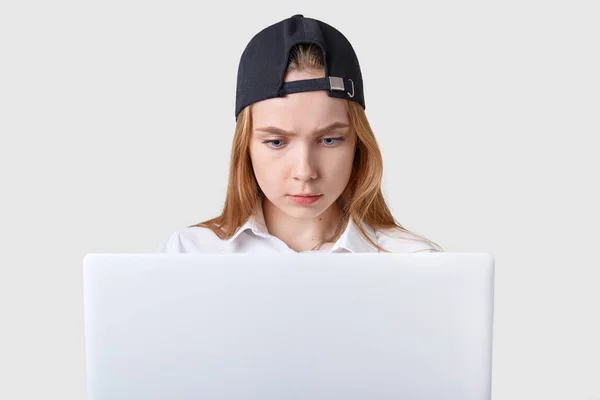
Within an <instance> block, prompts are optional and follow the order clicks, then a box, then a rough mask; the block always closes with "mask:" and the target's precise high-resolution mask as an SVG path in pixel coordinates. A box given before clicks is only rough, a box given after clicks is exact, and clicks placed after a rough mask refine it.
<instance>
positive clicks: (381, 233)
mask: <svg viewBox="0 0 600 400" xmlns="http://www.w3.org/2000/svg"><path fill="white" fill-rule="evenodd" d="M375 235H376V237H377V243H378V244H379V246H381V247H383V248H384V249H386V250H387V251H390V252H392V253H421V252H423V253H425V252H441V251H444V250H443V249H442V248H441V247H440V246H439V245H437V244H435V243H434V242H432V241H428V240H427V239H426V238H423V237H421V236H419V235H416V234H414V233H410V232H408V231H403V230H401V229H397V228H395V229H382V230H377V231H376V232H375Z"/></svg>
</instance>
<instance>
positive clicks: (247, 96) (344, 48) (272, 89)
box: [235, 14, 366, 120]
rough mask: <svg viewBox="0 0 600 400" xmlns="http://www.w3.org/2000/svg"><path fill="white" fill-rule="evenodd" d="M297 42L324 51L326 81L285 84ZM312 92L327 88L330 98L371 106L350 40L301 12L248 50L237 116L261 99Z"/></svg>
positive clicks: (264, 34) (259, 37) (240, 72)
mask: <svg viewBox="0 0 600 400" xmlns="http://www.w3.org/2000/svg"><path fill="white" fill-rule="evenodd" d="M298 43H313V44H316V45H318V46H319V47H320V48H321V51H322V53H323V60H324V64H325V77H324V78H318V79H308V80H300V81H291V82H283V78H284V75H285V71H286V69H287V66H288V61H289V54H290V51H291V49H292V47H294V45H296V44H298ZM312 90H327V91H328V95H329V96H330V97H337V98H340V99H349V100H353V101H356V102H357V103H359V104H360V105H361V106H362V107H363V109H365V108H366V107H365V99H364V94H363V82H362V74H361V72H360V66H359V64H358V58H357V57H356V53H355V52H354V49H353V48H352V45H351V44H350V42H349V41H348V39H346V37H345V36H344V35H343V34H342V33H341V32H340V31H338V30H337V29H335V28H334V27H332V26H330V25H328V24H326V23H324V22H322V21H318V20H316V19H313V18H306V17H304V16H303V15H301V14H297V15H294V16H292V17H290V18H287V19H285V20H283V21H280V22H278V23H276V24H273V25H271V26H268V27H266V28H265V29H263V30H262V31H260V32H259V33H257V34H256V35H255V36H254V37H253V38H252V39H251V40H250V42H249V43H248V45H247V46H246V48H245V49H244V52H243V53H242V56H241V59H240V65H239V67H238V74H237V88H236V97H235V118H236V120H237V117H238V114H239V113H240V111H241V110H242V109H243V108H244V107H246V106H248V105H250V104H252V103H255V102H257V101H261V100H265V99H270V98H273V97H280V96H284V95H286V94H289V93H298V92H307V91H312Z"/></svg>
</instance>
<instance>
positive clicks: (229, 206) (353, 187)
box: [192, 44, 441, 252]
mask: <svg viewBox="0 0 600 400" xmlns="http://www.w3.org/2000/svg"><path fill="white" fill-rule="evenodd" d="M323 69H324V66H323V59H322V53H321V49H320V48H319V47H318V46H316V45H313V44H299V45H296V46H295V47H294V48H293V49H292V51H291V52H290V60H289V62H288V68H287V70H288V71H292V70H298V71H310V70H323ZM347 103H348V104H347V105H348V107H347V109H348V116H349V122H350V126H351V128H352V129H353V130H354V132H355V133H356V135H357V141H356V142H357V145H356V152H355V156H354V163H353V166H352V172H351V175H350V179H349V181H348V184H347V185H346V188H345V189H344V191H343V192H342V194H341V195H340V197H339V198H338V200H337V204H338V205H339V206H340V210H341V212H342V218H341V221H340V224H339V225H338V227H337V229H336V232H335V234H334V235H333V236H332V238H329V239H327V240H325V241H324V242H323V243H325V242H327V241H331V239H333V238H335V237H337V236H339V234H340V233H341V231H342V230H343V229H344V227H345V226H346V225H347V223H348V221H349V218H352V220H353V221H355V222H356V227H357V229H358V230H359V231H360V233H361V235H362V236H363V237H364V238H365V239H366V240H367V242H369V243H370V244H372V245H373V246H375V247H376V248H377V249H379V250H380V251H383V252H389V251H388V250H386V249H384V248H382V247H380V246H379V245H378V244H377V243H375V242H373V240H372V239H371V238H370V237H369V235H368V234H367V232H366V230H365V228H364V227H363V224H366V225H368V226H370V227H371V228H373V229H376V230H383V229H393V230H398V231H402V232H405V233H408V234H410V235H414V236H417V237H420V238H421V239H423V240H424V241H426V242H428V243H429V244H431V245H433V246H434V247H436V248H439V249H441V247H440V246H439V245H437V244H436V243H435V242H432V241H431V240H429V239H427V238H425V237H423V236H421V235H417V234H416V233H413V232H410V231H408V230H407V229H405V228H404V227H403V226H402V225H400V223H398V222H397V221H396V220H395V219H394V217H393V216H392V214H391V212H390V210H389V208H388V206H387V204H386V202H385V200H384V198H383V194H382V192H381V181H382V176H383V160H382V157H381V152H380V150H379V146H378V144H377V141H376V139H375V135H374V134H373V131H372V130H371V126H370V125H369V121H368V119H367V116H366V114H365V112H364V110H363V108H362V106H361V105H360V104H358V103H356V102H355V101H352V100H347ZM251 135H252V112H251V105H250V106H248V107H245V108H244V109H243V110H242V111H241V112H240V114H239V115H238V118H237V122H236V127H235V133H234V137H233V144H232V148H231V159H230V164H229V182H228V185H227V194H226V197H225V204H224V206H223V211H222V213H221V215H219V216H217V217H215V218H212V219H210V220H208V221H204V222H200V223H198V224H195V225H192V227H193V226H197V227H204V228H208V229H210V230H212V231H213V232H214V233H215V234H216V235H217V236H218V237H219V238H220V239H228V238H231V237H232V236H233V235H234V234H235V232H236V231H237V230H238V229H239V228H240V227H241V226H242V225H244V223H245V222H246V221H247V220H248V218H250V217H251V216H252V215H253V214H254V213H255V212H256V209H257V206H259V205H260V204H261V202H262V200H263V198H264V194H263V193H262V191H261V190H260V187H259V185H258V182H257V181H256V178H255V176H254V170H253V168H252V163H251V160H250V150H249V144H250V137H251ZM323 243H321V244H320V245H318V246H317V248H318V247H320V246H321V245H322V244H323Z"/></svg>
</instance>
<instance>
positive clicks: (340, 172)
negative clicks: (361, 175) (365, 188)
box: [328, 151, 354, 185]
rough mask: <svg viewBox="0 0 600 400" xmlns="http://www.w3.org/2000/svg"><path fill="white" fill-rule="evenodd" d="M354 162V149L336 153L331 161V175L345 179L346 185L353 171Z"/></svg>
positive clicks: (341, 179)
mask: <svg viewBox="0 0 600 400" xmlns="http://www.w3.org/2000/svg"><path fill="white" fill-rule="evenodd" d="M353 162H354V151H344V152H340V153H339V154H336V156H335V157H333V158H332V159H331V160H330V162H329V165H330V168H329V174H328V175H329V177H331V178H334V179H339V180H340V181H344V182H343V184H344V185H345V184H346V183H347V179H348V178H349V177H350V173H351V172H352V163H353ZM340 184H342V182H340Z"/></svg>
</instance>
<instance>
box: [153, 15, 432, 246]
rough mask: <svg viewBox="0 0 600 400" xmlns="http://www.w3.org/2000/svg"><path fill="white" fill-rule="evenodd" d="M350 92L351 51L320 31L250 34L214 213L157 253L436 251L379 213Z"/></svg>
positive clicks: (355, 89)
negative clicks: (222, 194)
mask: <svg viewBox="0 0 600 400" xmlns="http://www.w3.org/2000/svg"><path fill="white" fill-rule="evenodd" d="M362 89H363V88H362V75H361V73H360V68H359V64H358V60H357V59H356V55H355V53H354V50H353V49H352V47H351V45H350V43H349V42H348V41H347V39H346V38H345V37H344V36H343V35H342V34H341V33H340V32H339V31H337V30H336V29H335V28H333V27H331V26H330V25H327V24H325V23H323V22H321V21H318V20H315V19H311V18H304V17H303V16H302V15H295V16H293V17H291V18H288V19H286V20H283V21H281V22H279V23H277V24H274V25H271V26H270V27H267V28H265V29H264V30H262V31H261V32H259V33H258V34H257V35H256V36H255V37H254V38H253V39H252V40H251V41H250V43H249V44H248V46H247V48H246V50H245V51H244V53H243V54H242V58H241V61H240V66H239V70H238V85H237V97H236V123H237V124H236V129H235V135H234V138H233V145H232V149H231V161H230V170H229V184H228V188H227V194H226V199H225V204H224V207H223V210H222V213H221V215H219V216H217V217H216V218H213V219H210V220H208V221H204V222H201V223H198V224H196V225H192V226H189V227H186V228H182V229H179V230H177V231H176V232H174V233H173V234H172V235H171V236H169V237H168V238H166V240H164V241H163V242H162V243H161V244H160V246H159V248H158V251H159V252H166V253H207V252H211V253H212V252H216V253H218V252H222V253H231V252H234V253H268V252H297V253H299V252H315V251H321V252H402V253H415V252H429V251H443V250H442V248H441V247H440V246H439V245H437V244H436V243H434V242H432V241H430V240H429V239H426V238H424V237H422V236H419V235H417V234H415V233H412V232H410V231H408V230H406V229H405V228H403V227H402V225H400V224H399V223H398V222H396V221H395V220H394V218H393V216H392V214H391V213H390V210H389V209H388V207H387V205H386V202H385V200H384V198H383V195H382V192H381V180H382V175H383V163H382V158H381V153H380V150H379V147H378V145H377V141H376V139H375V136H374V134H373V132H372V130H371V128H370V125H369V122H368V120H367V117H366V115H365V111H364V110H365V106H364V97H363V91H362Z"/></svg>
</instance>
